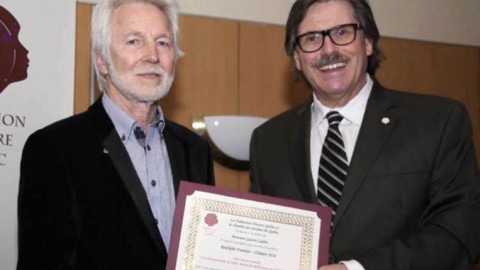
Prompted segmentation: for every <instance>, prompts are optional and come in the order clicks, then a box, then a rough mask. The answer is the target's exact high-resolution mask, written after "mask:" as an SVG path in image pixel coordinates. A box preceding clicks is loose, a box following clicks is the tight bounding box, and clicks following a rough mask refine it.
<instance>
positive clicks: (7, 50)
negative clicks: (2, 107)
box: [0, 6, 29, 94]
mask: <svg viewBox="0 0 480 270" xmlns="http://www.w3.org/2000/svg"><path fill="white" fill-rule="evenodd" d="M19 32H20V24H19V23H18V21H17V20H16V19H15V17H13V15H12V14H11V13H10V12H9V11H8V10H6V9H5V8H4V7H3V6H0V94H1V93H2V92H3V90H5V88H7V86H8V85H9V84H11V83H14V82H18V81H23V80H25V79H26V78H27V76H28V74H27V69H28V62H29V60H28V57H27V54H28V50H27V49H26V48H25V47H24V46H23V45H22V44H21V43H20V41H19V40H18V33H19Z"/></svg>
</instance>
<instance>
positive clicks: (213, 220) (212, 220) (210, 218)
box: [204, 213, 218, 227]
mask: <svg viewBox="0 0 480 270" xmlns="http://www.w3.org/2000/svg"><path fill="white" fill-rule="evenodd" d="M204 220H205V224H207V225H208V226H209V227H212V226H215V225H216V224H217V223H218V219H217V215H215V214H213V213H209V214H207V215H206V216H205V219H204Z"/></svg>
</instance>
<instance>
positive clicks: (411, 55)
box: [377, 38, 480, 157]
mask: <svg viewBox="0 0 480 270" xmlns="http://www.w3.org/2000/svg"><path fill="white" fill-rule="evenodd" d="M381 46H382V49H383V51H384V54H385V56H386V60H385V62H384V63H383V64H382V66H381V67H380V69H379V70H378V74H377V77H378V79H379V81H380V82H381V83H382V84H384V85H385V86H387V87H391V88H396V89H400V90H404V91H410V92H417V93H427V94H434V95H441V96H446V97H450V98H453V99H456V100H458V101H460V102H462V103H463V104H465V106H466V108H467V110H468V112H469V115H470V118H471V120H472V123H473V130H474V143H475V146H476V149H477V151H476V152H477V157H480V151H479V150H480V79H479V78H480V48H476V47H468V46H459V45H458V46H457V45H446V44H439V43H431V42H419V41H411V40H401V39H391V38H384V39H382V41H381Z"/></svg>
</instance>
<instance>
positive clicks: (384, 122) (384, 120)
mask: <svg viewBox="0 0 480 270" xmlns="http://www.w3.org/2000/svg"><path fill="white" fill-rule="evenodd" d="M382 123H383V124H385V125H386V124H388V123H390V118H388V117H383V118H382Z"/></svg>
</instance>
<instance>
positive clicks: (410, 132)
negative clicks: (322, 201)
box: [250, 82, 480, 270]
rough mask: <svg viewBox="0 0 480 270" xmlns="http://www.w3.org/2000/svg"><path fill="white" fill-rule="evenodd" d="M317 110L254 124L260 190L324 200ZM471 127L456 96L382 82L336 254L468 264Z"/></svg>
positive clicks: (383, 263) (472, 215) (371, 104)
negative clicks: (317, 160)
mask: <svg viewBox="0 0 480 270" xmlns="http://www.w3.org/2000/svg"><path fill="white" fill-rule="evenodd" d="M310 119H311V101H309V102H307V103H305V104H302V105H301V106H299V107H297V108H294V109H292V110H289V111H287V112H285V113H283V114H281V115H279V116H277V117H275V118H273V119H271V120H269V121H268V122H267V123H265V124H263V125H262V126H260V127H259V128H257V129H256V130H255V131H254V134H253V136H252V141H251V149H250V153H251V178H252V188H251V189H252V191H253V192H259V193H262V194H267V195H271V196H277V197H282V198H287V199H293V200H299V201H305V202H310V203H317V199H316V192H315V189H314V185H313V179H312V176H311V169H310V126H311V123H310ZM382 119H389V121H390V122H388V123H386V122H387V121H385V120H383V121H382ZM471 133H472V130H471V124H470V120H469V118H468V115H467V113H466V111H465V109H464V107H463V106H462V105H461V104H459V103H458V102H454V101H451V100H448V99H446V98H440V97H432V96H426V95H418V94H410V93H401V92H397V91H393V90H387V89H384V88H383V87H382V86H380V85H379V84H378V83H377V82H375V84H374V86H373V89H372V93H371V96H370V98H369V101H368V104H367V107H366V111H365V115H364V118H363V123H362V126H361V129H360V133H359V135H358V139H357V142H356V146H355V149H354V152H353V157H352V160H351V162H350V167H349V171H348V176H347V180H346V184H345V187H344V191H343V194H342V198H341V201H340V204H339V207H338V209H337V213H336V216H335V220H334V224H335V225H334V229H333V232H332V236H331V243H330V251H331V257H332V258H334V259H333V261H338V260H349V259H356V260H358V261H359V262H360V263H361V264H362V265H363V266H364V267H365V268H366V269H367V270H377V269H378V270H380V269H381V270H385V269H418V270H420V269H421V270H425V269H435V270H441V269H445V270H456V269H458V270H460V269H465V270H467V269H468V270H471V269H472V268H473V267H472V265H473V262H474V260H475V259H476V258H477V257H478V256H479V254H480V230H479V229H478V228H480V206H479V205H480V204H479V201H480V191H479V189H480V188H479V185H480V182H479V177H478V170H477V163H476V158H475V153H474V148H473V145H472V139H471Z"/></svg>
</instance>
